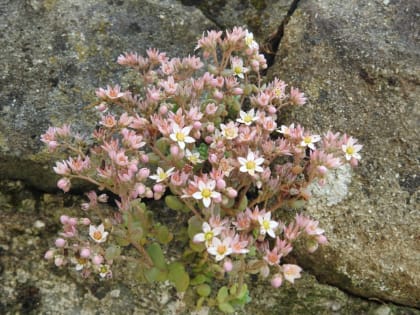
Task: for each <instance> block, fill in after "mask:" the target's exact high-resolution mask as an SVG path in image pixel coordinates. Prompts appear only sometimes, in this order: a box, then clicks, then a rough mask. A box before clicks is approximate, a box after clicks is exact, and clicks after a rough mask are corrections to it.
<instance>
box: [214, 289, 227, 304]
mask: <svg viewBox="0 0 420 315" xmlns="http://www.w3.org/2000/svg"><path fill="white" fill-rule="evenodd" d="M228 296H229V292H228V288H227V287H226V286H223V287H221V288H220V289H219V292H217V302H218V303H219V304H221V303H223V302H225V301H226V299H227V297H228Z"/></svg>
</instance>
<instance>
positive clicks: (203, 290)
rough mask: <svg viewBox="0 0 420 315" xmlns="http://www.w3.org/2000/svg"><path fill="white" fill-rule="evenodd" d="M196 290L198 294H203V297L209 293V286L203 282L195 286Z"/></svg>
mask: <svg viewBox="0 0 420 315" xmlns="http://www.w3.org/2000/svg"><path fill="white" fill-rule="evenodd" d="M196 290H197V293H198V295H199V296H203V297H207V296H209V295H210V293H211V287H210V286H209V285H208V284H205V283H203V284H200V285H199V286H197V288H196Z"/></svg>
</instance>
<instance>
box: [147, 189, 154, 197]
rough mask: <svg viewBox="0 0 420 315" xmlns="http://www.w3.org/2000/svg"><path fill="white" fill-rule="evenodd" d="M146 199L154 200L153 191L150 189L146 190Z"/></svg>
mask: <svg viewBox="0 0 420 315" xmlns="http://www.w3.org/2000/svg"><path fill="white" fill-rule="evenodd" d="M146 198H153V191H152V190H151V189H149V188H148V189H147V190H146Z"/></svg>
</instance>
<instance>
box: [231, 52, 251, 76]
mask: <svg viewBox="0 0 420 315" xmlns="http://www.w3.org/2000/svg"><path fill="white" fill-rule="evenodd" d="M230 62H231V65H232V71H233V74H234V75H236V76H237V77H239V78H241V79H243V78H244V73H247V72H248V68H246V67H244V62H243V60H242V59H241V58H239V57H237V56H235V57H233V58H231V59H230Z"/></svg>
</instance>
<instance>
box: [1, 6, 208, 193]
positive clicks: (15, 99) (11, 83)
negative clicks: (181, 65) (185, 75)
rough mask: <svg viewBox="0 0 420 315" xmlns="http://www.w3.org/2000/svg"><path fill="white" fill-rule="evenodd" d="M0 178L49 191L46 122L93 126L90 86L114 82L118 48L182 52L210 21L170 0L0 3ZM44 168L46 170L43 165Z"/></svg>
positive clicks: (51, 181) (92, 88)
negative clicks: (44, 150)
mask: <svg viewBox="0 0 420 315" xmlns="http://www.w3.org/2000/svg"><path fill="white" fill-rule="evenodd" d="M0 14H1V19H0V32H1V34H2V36H1V37H0V47H1V54H2V58H1V59H0V69H1V70H0V71H1V75H0V118H1V119H0V174H1V175H0V177H3V178H14V179H23V180H25V181H26V182H28V183H30V184H32V185H33V186H36V187H37V188H41V189H51V188H53V187H54V186H55V183H54V182H55V180H56V178H55V177H52V176H50V172H49V171H48V168H45V165H48V164H50V163H48V162H47V159H48V158H47V157H45V156H44V155H42V154H38V153H39V152H40V146H41V143H40V141H39V136H40V134H41V133H43V132H44V131H45V130H46V128H48V126H49V125H56V124H62V123H65V122H72V125H74V126H75V127H76V128H79V129H80V130H81V131H83V129H84V126H86V125H89V123H92V122H93V120H92V119H91V118H92V117H89V113H90V111H88V110H84V108H85V107H86V106H87V105H88V104H89V103H90V102H91V101H93V100H94V99H95V98H94V97H95V93H94V91H95V89H96V88H97V87H100V86H106V85H107V84H111V83H114V84H115V83H119V79H120V77H121V75H120V74H121V72H120V71H121V70H122V67H120V66H119V65H117V64H116V62H115V61H116V59H117V57H118V55H119V54H121V53H122V52H124V51H138V52H140V53H142V54H143V53H145V50H146V49H147V48H149V47H158V48H159V49H161V50H164V51H166V52H168V54H169V55H170V56H178V55H187V54H189V53H191V52H192V51H193V49H194V44H195V43H196V40H197V38H199V37H200V36H201V34H202V33H203V32H204V31H205V30H206V29H208V28H214V24H213V23H212V22H210V21H209V20H208V19H206V18H205V17H204V15H203V14H202V13H201V12H200V11H199V10H198V9H195V8H193V7H185V6H182V5H181V4H180V3H178V2H176V1H145V0H144V1H139V0H125V1H105V0H103V1H84V0H75V1H64V0H62V1H60V0H27V1H24V0H18V1H5V0H1V2H0ZM49 167H50V166H49Z"/></svg>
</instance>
